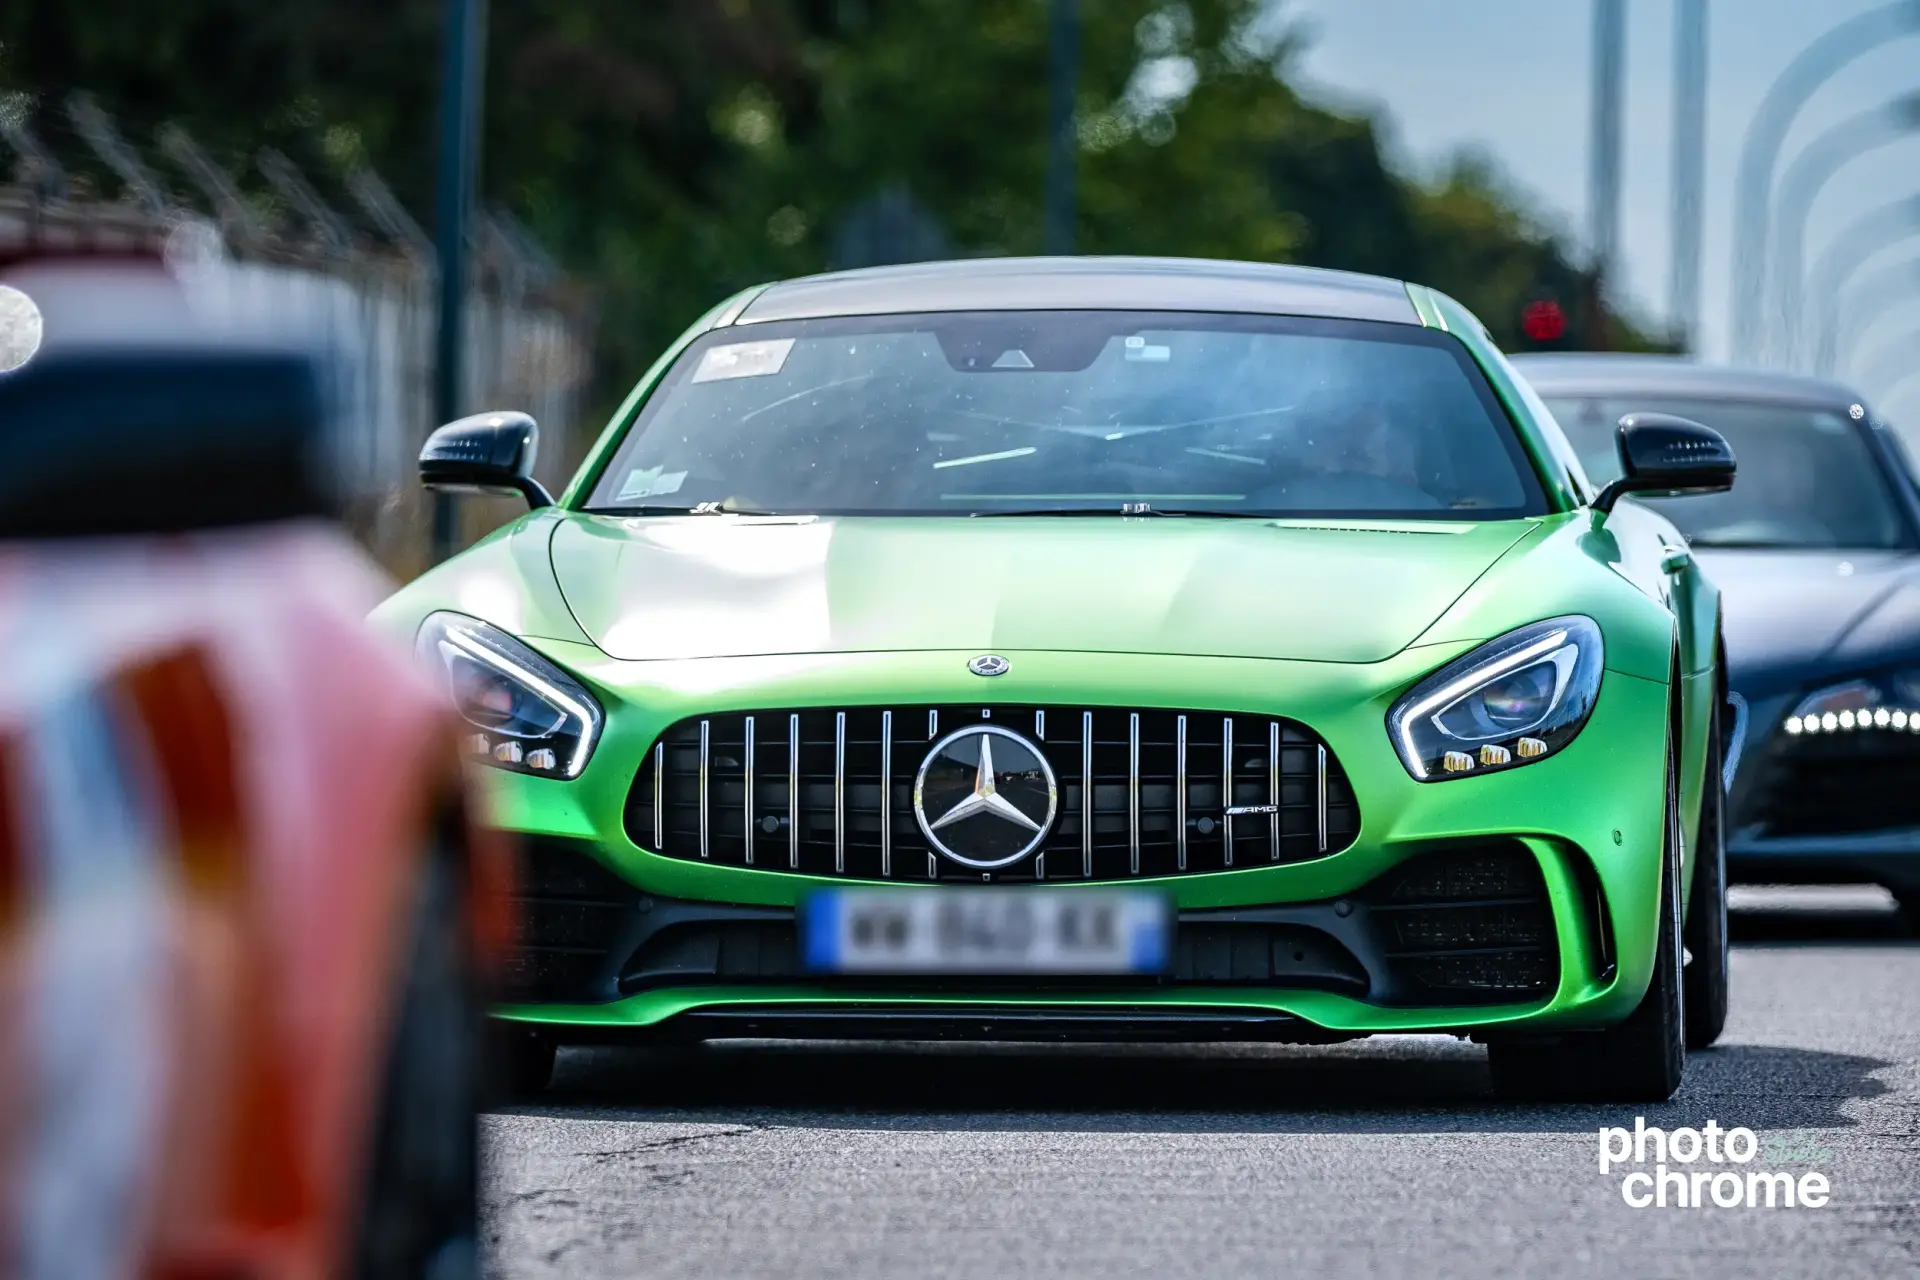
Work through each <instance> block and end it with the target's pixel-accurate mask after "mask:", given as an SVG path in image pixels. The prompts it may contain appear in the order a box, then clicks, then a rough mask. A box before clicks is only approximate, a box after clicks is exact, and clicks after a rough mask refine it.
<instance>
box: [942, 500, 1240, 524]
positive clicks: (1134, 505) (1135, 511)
mask: <svg viewBox="0 0 1920 1280" xmlns="http://www.w3.org/2000/svg"><path fill="white" fill-rule="evenodd" d="M967 514H968V515H970V516H985V517H988V518H992V519H1003V518H1005V517H1007V516H1188V517H1198V518H1201V519H1212V520H1271V519H1273V518H1274V517H1273V513H1272V512H1270V511H1221V510H1218V509H1216V508H1208V507H1156V506H1154V505H1153V504H1152V503H1150V502H1123V503H1121V504H1120V505H1119V506H1117V507H1018V508H1015V509H1014V510H1011V511H971V512H968V513H967Z"/></svg>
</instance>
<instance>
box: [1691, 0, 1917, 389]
mask: <svg viewBox="0 0 1920 1280" xmlns="http://www.w3.org/2000/svg"><path fill="white" fill-rule="evenodd" d="M1916 29H1920V0H1898V2H1897V3H1894V4H1889V5H1886V6H1884V7H1883V8H1879V9H1869V10H1868V11H1867V12H1865V13H1862V14H1856V15H1855V16H1854V17H1851V18H1849V19H1847V20H1846V21H1845V22H1842V23H1841V24H1840V25H1839V26H1837V27H1835V28H1833V30H1831V31H1829V32H1827V33H1826V34H1825V35H1823V36H1821V37H1820V38H1819V39H1817V40H1815V41H1814V42H1813V43H1812V44H1810V45H1808V46H1807V47H1806V48H1804V49H1802V50H1801V51H1800V52H1799V53H1798V54H1797V55H1796V56H1795V57H1794V59H1793V61H1792V62H1789V63H1788V64H1787V67H1786V70H1784V71H1782V72H1781V73H1780V75H1779V78H1778V79H1776V80H1775V81H1774V82H1773V84H1772V86H1771V87H1769V88H1768V90H1767V93H1766V96H1765V97H1764V98H1762V99H1761V100H1760V105H1759V106H1758V107H1756V108H1755V109H1754V112H1753V120H1752V122H1751V123H1750V124H1748V125H1747V136H1746V140H1745V141H1744V142H1742V143H1741V146H1740V168H1739V171H1738V173H1737V174H1736V175H1735V177H1734V185H1733V298H1732V302H1731V307H1732V311H1733V314H1732V315H1731V316H1729V317H1728V319H1729V320H1730V322H1731V324H1732V327H1733V358H1734V359H1735V360H1752V359H1754V357H1755V347H1756V346H1757V345H1758V341H1759V335H1760V311H1761V306H1762V305H1763V301H1764V299H1765V297H1766V292H1767V276H1766V270H1767V253H1766V251H1767V223H1768V212H1769V211H1768V204H1769V197H1770V193H1771V192H1772V190H1773V167H1774V165H1775V164H1777V163H1778V162H1779V159H1780V148H1781V146H1782V145H1783V144H1785V142H1786V140H1787V130H1788V129H1789V128H1790V127H1791V126H1792V125H1793V120H1794V117H1795V116H1797V115H1799V114H1800V108H1801V107H1803V106H1805V105H1806V103H1807V99H1809V98H1811V97H1812V96H1813V94H1814V91H1815V90H1816V89H1818V88H1819V87H1820V86H1821V85H1823V84H1825V83H1826V82H1827V81H1828V80H1830V79H1831V78H1832V77H1833V76H1834V75H1835V74H1837V73H1838V72H1839V71H1840V69H1841V68H1842V67H1844V66H1846V65H1847V64H1848V63H1849V62H1852V61H1853V60H1854V59H1855V58H1858V57H1860V56H1861V55H1862V54H1864V53H1867V52H1868V51H1869V50H1872V49H1875V48H1877V47H1879V46H1880V45H1881V44H1883V43H1885V42H1886V41H1888V40H1891V39H1893V38H1895V37H1897V36H1902V35H1906V34H1907V33H1909V32H1911V31H1914V30H1916Z"/></svg>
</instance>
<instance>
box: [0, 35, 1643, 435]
mask: <svg viewBox="0 0 1920 1280" xmlns="http://www.w3.org/2000/svg"><path fill="white" fill-rule="evenodd" d="M1046 8H1047V6H1046V0H911V2H902V0H891V2H887V3H882V2H881V0H645V2H644V3H635V2H634V0H492V3H491V6H490V9H491V25H490V31H489V37H488V67H487V91H486V123H485V130H484V135H485V148H486V149H485V160H484V165H483V169H482V183H483V188H484V194H485V198H486V199H487V200H488V201H490V202H492V203H494V204H497V205H501V206H504V207H506V208H507V209H509V210H511V211H512V212H514V213H515V214H516V215H517V216H519V217H520V219H521V220H522V221H523V222H525V223H526V224H527V225H528V226H529V227H531V228H532V229H533V231H534V232H535V234H536V235H537V236H538V237H539V238H540V239H541V240H542V242H543V243H545V244H546V245H547V246H548V247H549V249H551V250H552V251H553V252H554V253H555V254H556V256H557V257H558V258H559V259H560V260H561V261H562V262H563V263H564V264H565V265H566V266H568V267H569V268H570V269H571V270H572V271H573V272H574V273H575V274H576V276H577V277H578V278H579V279H580V280H581V281H583V282H584V283H585V284H586V285H587V286H588V287H589V288H590V289H592V290H593V291H594V293H595V295H596V298H597V302H598V314H599V316H600V348H601V351H600V355H601V367H602V371H603V387H602V391H603V395H604V397H605V398H606V399H611V398H613V397H615V396H617V395H618V394H619V392H620V391H621V390H623V389H624V387H625V385H626V384H627V382H629V381H630V380H631V378H632V377H633V376H634V375H635V373H636V372H637V371H638V370H639V369H640V368H641V367H642V366H643V365H644V364H645V363H646V362H647V361H648V360H649V359H650V358H651V357H652V355H653V354H654V353H655V352H656V351H657V350H658V349H659V348H660V346H661V345H663V344H664V343H665V342H666V341H667V340H668V339H669V338H670V337H671V336H672V335H673V333H675V332H676V331H677V330H678V329H679V328H680V327H681V326H683V325H684V324H685V323H686V322H687V321H689V320H691V319H692V318H693V317H694V316H696V315H698V314H699V313H700V312H701V311H702V310H704V309H705V308H706V307H707V306H709V305H711V303H712V302H713V301H715V300H716V299H717V298H719V297H720V296H722V295H724V294H725V293H726V292H728V291H730V290H732V289H735V288H738V287H740V286H743V285H746V284H750V283H753V282H755V281H759V280H764V279H769V278H775V277H781V276H788V275H794V274H799V273H804V272H809V271H817V270H822V269H826V268H828V267H831V266H834V265H836V264H837V263H840V262H844V261H848V260H859V257H860V255H859V253H857V252H853V251H851V250H850V249H849V245H850V244H856V245H857V243H858V242H859V237H857V236H853V235H851V234H850V231H849V229H850V228H855V227H857V226H858V225H860V218H861V217H862V216H863V214H862V211H863V210H865V211H868V212H869V213H871V212H872V211H873V210H875V209H881V210H883V211H890V212H883V214H880V215H875V216H880V217H881V218H882V220H883V221H884V220H885V219H886V218H889V217H890V218H893V219H894V220H895V221H898V220H899V215H900V211H901V210H902V209H906V210H918V211H919V213H918V214H917V215H916V216H917V217H918V218H919V219H920V221H921V222H923V223H925V224H926V227H927V228H928V230H927V232H926V233H925V234H924V235H921V236H920V237H919V238H918V239H917V240H915V241H914V243H916V244H923V245H938V246H941V247H942V250H943V251H948V252H953V253H957V254H963V255H965V254H1001V253H1030V252H1035V251H1037V250H1038V249H1039V247H1040V243H1041V223H1042V189H1043V175H1044V172H1045V166H1046V139H1045V128H1046V98H1047V92H1046V87H1047V29H1046ZM441 11H442V4H441V2H440V0H276V3H275V4H273V5H271V6H267V5H259V4H256V3H248V2H244V0H167V2H166V3H165V4H155V3H152V0H65V2H64V3H46V2H40V3H29V4H27V5H24V6H19V5H14V6H7V7H5V8H4V9H0V87H9V88H13V89H16V90H25V91H26V92H28V93H29V94H32V95H36V100H37V102H38V103H39V104H40V105H39V108H38V110H37V111H36V112H35V115H34V119H35V121H36V122H37V123H38V124H39V125H40V126H41V127H43V128H44V129H45V130H47V131H49V133H50V134H52V135H57V134H58V133H59V132H60V130H61V128H62V127H63V126H62V125H61V122H60V120H59V117H58V115H57V113H56V112H55V111H54V110H53V109H52V108H53V107H54V106H55V105H56V104H57V103H58V101H59V99H60V98H61V97H62V96H63V95H64V93H65V92H66V91H67V90H68V89H70V88H76V87H78V88H85V89H87V90H89V91H91V92H93V93H94V94H95V95H96V96H97V97H98V98H99V99H100V100H101V101H102V102H103V103H105V104H106V105H108V106H109V107H110V108H111V109H113V110H114V111H115V112H116V113H117V114H118V115H119V117H120V119H121V121H122V123H123V125H124V126H125V127H126V128H127V129H128V131H129V133H130V134H131V135H133V136H134V138H135V140H136V141H142V140H146V139H147V138H148V137H149V136H150V134H151V131H152V130H153V129H154V128H155V127H157V125H158V124H159V123H161V122H163V121H167V120H179V121H181V122H182V123H184V124H186V125H187V126H188V127H189V128H190V129H191V130H192V131H193V132H194V133H195V134H196V136H198V137H200V138H201V139H202V141H203V142H205V143H208V144H210V146H211V148H212V149H213V150H215V152H216V153H217V154H219V155H221V156H223V157H225V158H227V159H228V160H229V161H230V162H231V163H233V164H234V165H235V166H236V167H243V166H244V162H245V161H246V159H247V158H248V157H249V156H250V155H251V154H252V152H253V151H254V150H255V149H256V148H257V147H259V146H260V145H263V144H272V145H276V146H279V147H281V148H282V149H283V150H287V151H289V152H290V153H291V154H294V155H295V157H296V158H297V159H300V160H302V162H303V163H305V164H307V165H308V166H309V167H310V168H311V169H313V170H314V171H316V172H325V171H327V170H329V169H336V170H337V169H338V168H340V167H341V166H344V165H346V164H350V163H353V162H357V161H362V160H364V161H366V162H368V163H370V164H372V166H373V167H374V168H375V169H377V170H378V171H379V172H381V173H382V174H383V175H384V176H385V177H386V178H387V179H388V181H389V182H390V183H391V184H392V185H393V186H394V187H395V189H396V190H397V191H398V193H399V194H400V196H401V197H402V199H403V201H405V202H406V203H407V204H409V205H410V206H412V207H413V209H414V210H415V211H416V213H417V214H419V215H420V216H421V219H422V221H423V222H426V221H428V219H427V216H426V215H427V214H428V213H429V212H430V211H431V208H432V189H431V183H432V175H433V168H434V166H433V160H434V112H435V102H436V93H437V60H438V52H439V38H440V21H441ZM1082 21H1083V38H1082V52H1083V58H1082V65H1081V67H1080V71H1079V78H1078V110H1077V119H1078V126H1077V135H1076V136H1077V142H1078V147H1079V217H1078V227H1077V232H1078V247H1079V248H1080V249H1081V250H1082V251H1084V252H1093V253H1166V254H1185V255H1193V256H1213V257H1229V258H1245V259H1254V260H1266V261H1298V262H1305V263H1311V264H1316V265H1325V266H1334V267H1343V268H1348V269H1353V270H1361V271H1373V272H1380V273H1383V274H1389V275H1396V276H1402V277H1406V278H1411V279H1417V280H1421V281H1424V282H1426V283H1430V284H1433V285H1435V286H1436V287H1438V288H1441V289H1443V290H1445V291H1447V292H1449V293H1452V294H1453V295H1455V296H1456V297H1458V298H1460V299H1461V301H1463V302H1465V303H1466V304H1467V305H1468V306H1470V307H1472V308H1473V309H1474V310H1475V311H1476V312H1478V313H1479V314H1480V315H1481V316H1482V317H1483V318H1485V319H1486V321H1487V323H1488V324H1489V326H1490V327H1491V328H1492V329H1493V331H1494V333H1495V335H1496V337H1498V338H1500V339H1502V340H1503V341H1507V342H1513V341H1515V340H1516V339H1517V338H1518V334H1517V327H1518V322H1519V316H1520V314H1521V311H1522V308H1523V307H1524V305H1525V303H1526V301H1527V300H1528V299H1529V298H1530V297H1532V296H1536V295H1537V294H1538V293H1540V292H1542V291H1546V292H1552V293H1554V294H1555V295H1556V296H1559V297H1560V298H1561V299H1562V300H1563V301H1564V302H1566V303H1567V304H1569V311H1570V313H1571V314H1572V315H1573V318H1574V319H1576V320H1578V319H1579V318H1580V317H1579V313H1578V311H1577V309H1576V308H1575V307H1574V306H1573V305H1572V304H1574V303H1575V302H1576V301H1577V299H1578V298H1579V297H1580V296H1581V291H1582V287H1583V278H1582V276H1581V273H1580V271H1579V269H1578V267H1577V266H1576V264H1575V262H1574V260H1573V258H1572V256H1571V255H1570V254H1569V252H1568V251H1567V250H1566V249H1565V247H1564V246H1563V245H1562V244H1561V243H1560V242H1559V240H1557V239H1556V238H1555V237H1554V236H1553V235H1552V234H1551V233H1550V232H1548V231H1547V230H1545V229H1544V228H1543V227H1542V226H1541V225H1540V223H1539V222H1538V220H1537V219H1535V218H1534V217H1533V216H1531V215H1530V214H1529V212H1528V211H1527V209H1526V207H1525V205H1524V203H1523V202H1522V201H1521V200H1519V199H1517V198H1516V197H1515V195H1514V194H1513V193H1512V192H1511V191H1510V190H1509V189H1508V188H1507V187H1506V186H1505V185H1504V184H1503V183H1501V182H1500V181H1499V180H1498V179H1497V177H1496V176H1495V175H1494V173H1493V172H1492V170H1491V169H1490V168H1489V167H1487V166H1486V165H1484V164H1481V163H1477V162H1463V163H1460V164H1457V165H1455V166H1454V167H1453V168H1452V169H1450V170H1449V171H1447V172H1446V173H1444V174H1442V175H1441V176H1440V177H1439V178H1438V179H1437V180H1435V181H1431V182H1425V181H1421V180H1418V179H1413V178H1409V177H1407V176H1404V175H1402V174H1399V173H1396V172H1395V171H1394V170H1393V168H1392V167H1391V166H1390V165H1389V163H1388V162H1387V160H1386V158H1385V155H1384V149H1383V147H1382V145H1381V139H1380V136H1379V134H1380V127H1379V125H1378V124H1377V123H1376V122H1375V121H1374V120H1373V119H1371V118H1368V117H1366V116H1350V115H1343V114H1341V113H1339V112H1336V111H1332V110H1329V109H1327V108H1325V107H1322V106H1319V105H1316V104H1314V103H1312V102H1309V101H1306V100H1304V99H1303V98H1302V97H1301V96H1300V95H1299V94H1298V93H1297V92H1296V91H1295V90H1294V88H1293V87H1292V82H1293V80H1294V78H1295V77H1294V73H1293V69H1292V67H1293V61H1292V60H1293V57H1294V55H1295V53H1296V52H1297V48H1298V45H1297V41H1296V40H1295V38H1294V37H1293V36H1292V34H1291V33H1290V31H1289V28H1288V25H1287V23H1286V15H1285V11H1284V10H1279V11H1278V13H1277V14H1276V11H1275V9H1274V7H1273V6H1271V5H1269V4H1267V3H1264V2H1263V0H1184V2H1180V0H1083V19H1082ZM56 140H57V139H56ZM67 141H68V142H69V143H71V140H70V139H69V140H67ZM73 153H74V148H73V147H72V146H71V145H69V146H68V147H67V148H66V150H65V151H64V152H63V154H73ZM101 181H102V182H103V183H106V184H109V185H110V183H111V179H110V178H108V177H103V178H102V179H101ZM262 198H263V201H265V197H264V194H263V197H262ZM265 203H266V204H267V207H269V208H270V207H271V204H270V201H265ZM1605 323H1606V324H1607V326H1608V328H1609V333H1610V336H1611V338H1612V339H1613V340H1614V341H1616V342H1624V343H1627V344H1630V345H1631V344H1637V343H1640V342H1643V341H1644V339H1643V338H1641V336H1640V335H1639V334H1637V333H1636V332H1635V331H1634V330H1633V329H1632V327H1631V326H1629V325H1626V324H1624V323H1622V322H1621V321H1620V320H1619V319H1618V318H1617V317H1608V318H1606V319H1605ZM1593 336H1594V335H1592V334H1588V333H1584V332H1580V331H1577V330H1576V331H1574V332H1571V333H1570V334H1569V341H1570V342H1573V343H1579V342H1582V341H1586V340H1588V339H1590V338H1591V337H1593Z"/></svg>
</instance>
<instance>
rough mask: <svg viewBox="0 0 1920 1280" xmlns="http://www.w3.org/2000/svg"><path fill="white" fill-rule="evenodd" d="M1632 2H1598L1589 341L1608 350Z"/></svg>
mask: <svg viewBox="0 0 1920 1280" xmlns="http://www.w3.org/2000/svg"><path fill="white" fill-rule="evenodd" d="M1626 34H1627V0H1593V105H1592V119H1591V121H1590V124H1591V134H1590V136H1589V138H1588V142H1587V163H1588V169H1587V245H1588V248H1589V250H1590V252H1591V253H1592V255H1593V256H1592V258H1591V260H1590V265H1589V273H1590V278H1589V280H1588V285H1587V288H1588V297H1587V341H1588V343H1589V344H1590V345H1592V346H1594V347H1596V348H1598V349H1600V350H1605V349H1606V348H1607V347H1608V346H1610V345H1611V335H1609V334H1608V333H1607V332H1606V329H1607V325H1606V301H1607V287H1608V284H1609V283H1610V280H1609V277H1610V276H1611V275H1612V274H1613V260H1614V254H1615V252H1616V250H1617V248H1618V243H1619V238H1620V110H1621V105H1622V100H1623V99H1622V84H1621V80H1622V77H1623V76H1624V75H1625V72H1626V43H1627V40H1626Z"/></svg>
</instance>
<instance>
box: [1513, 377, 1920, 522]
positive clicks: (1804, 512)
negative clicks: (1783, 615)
mask: <svg viewBox="0 0 1920 1280" xmlns="http://www.w3.org/2000/svg"><path fill="white" fill-rule="evenodd" d="M1546 399H1547V406H1548V407H1549V408H1550V409H1552V410H1553V416H1554V417H1555V418H1557V419H1558V420H1559V422H1560V426H1561V428H1562V429H1563V430H1564V431H1565V432H1566V433H1567V436H1568V438H1569V439H1570V440H1572V441H1573V447H1574V448H1575V449H1576V450H1577V451H1578V452H1579V454H1580V461H1581V462H1582V463H1583V464H1584V465H1585V467H1586V469H1587V474H1588V475H1589V476H1590V477H1592V479H1593V480H1594V482H1595V483H1596V484H1604V483H1606V482H1607V481H1609V480H1612V479H1615V478H1616V477H1618V476H1619V474H1620V461H1619V457H1618V455H1617V454H1616V453H1615V451H1614V427H1615V424H1616V423H1618V421H1619V419H1620V416H1621V415H1622V414H1625V413H1631V412H1635V411H1651V412H1658V413H1677V414H1679V415H1680V416H1681V417H1683V418H1692V419H1693V420H1694V421H1696V422H1704V423H1706V424H1707V425H1708V426H1710V427H1712V428H1714V429H1715V430H1716V431H1719V432H1720V433H1721V434H1722V435H1724V436H1726V438H1727V443H1728V444H1730V445H1732V446H1733V457H1734V461H1735V462H1736V463H1737V464H1738V465H1739V468H1740V472H1739V479H1738V480H1737V481H1736V482H1735V483H1734V486H1733V489H1732V490H1731V491H1730V492H1728V493H1715V494H1706V495H1700V496H1695V497H1690V498H1656V499H1648V501H1649V502H1650V503H1651V504H1652V505H1654V506H1655V507H1658V508H1659V510H1660V512H1661V514H1663V515H1665V516H1666V517H1667V518H1668V519H1669V520H1672V521H1673V522H1674V524H1675V525H1677V526H1679V528H1680V531H1681V532H1682V533H1684V534H1686V535H1687V539H1688V540H1689V541H1690V542H1693V543H1696V544H1697V545H1700V546H1723V547H1743V546H1753V547H1899V546H1904V545H1906V542H1907V539H1908V532H1907V528H1906V523H1905V521H1904V520H1903V519H1902V518H1901V515H1900V510H1899V508H1898V506H1897V505H1896V504H1895V501H1894V498H1893V494H1892V492H1891V491H1890V490H1889V488H1888V484H1887V477H1886V476H1885V475H1883V474H1882V472H1881V468H1880V464H1879V462H1878V461H1877V460H1876V458H1875V456H1874V454H1873V451H1872V449H1871V448H1870V447H1869V446H1868V444H1867V441H1866V438H1865V435H1864V433H1865V432H1866V431H1867V430H1869V429H1870V428H1868V427H1867V426H1866V424H1865V423H1859V422H1855V421H1853V420H1852V419H1851V418H1850V417H1849V416H1848V415H1847V414H1846V412H1845V411H1844V410H1841V409H1824V408H1810V407H1806V406H1800V405H1781V404H1765V403H1758V402H1741V401H1726V400H1688V399H1666V398H1662V397H1647V396H1628V397H1621V398H1617V399H1602V398H1592V399H1583V398H1574V397H1557V396H1548V397H1547V398H1546Z"/></svg>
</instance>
